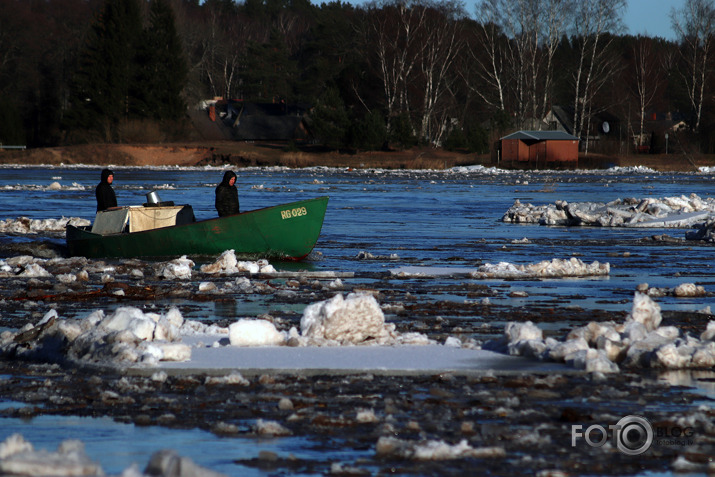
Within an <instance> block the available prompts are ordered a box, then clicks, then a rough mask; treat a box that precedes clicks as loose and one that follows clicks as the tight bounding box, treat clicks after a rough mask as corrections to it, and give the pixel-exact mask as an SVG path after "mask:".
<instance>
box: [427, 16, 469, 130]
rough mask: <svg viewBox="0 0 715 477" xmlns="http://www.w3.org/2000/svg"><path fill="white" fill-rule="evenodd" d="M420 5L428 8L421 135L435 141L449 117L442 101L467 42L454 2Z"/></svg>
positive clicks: (451, 82)
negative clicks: (433, 5) (454, 67)
mask: <svg viewBox="0 0 715 477" xmlns="http://www.w3.org/2000/svg"><path fill="white" fill-rule="evenodd" d="M418 8H425V9H426V10H427V12H426V13H427V14H426V17H425V23H424V27H423V28H422V29H421V31H422V32H423V33H424V38H423V39H422V42H423V44H424V46H425V47H424V48H423V49H421V50H420V51H421V52H422V55H421V56H420V58H419V65H420V69H419V71H420V73H421V74H420V79H421V83H423V84H424V87H423V89H424V94H423V97H422V111H421V116H422V118H421V122H420V137H422V138H424V139H428V140H429V141H430V142H432V143H439V142H440V140H441V136H442V134H443V132H444V127H443V126H444V124H445V122H446V120H447V116H448V111H447V109H446V105H444V104H443V100H444V99H445V96H447V95H448V94H449V91H450V89H451V85H452V84H453V82H454V75H453V72H452V66H453V64H454V61H455V59H456V58H457V56H458V55H459V54H460V51H461V49H462V46H463V44H464V42H463V41H462V35H461V30H462V28H461V25H462V24H461V23H460V22H458V21H457V20H458V18H459V17H460V16H463V11H462V9H461V7H459V6H458V5H457V4H456V3H454V2H451V3H450V2H443V3H441V4H439V5H438V6H435V7H431V8H430V7H418ZM440 104H442V106H441V109H440Z"/></svg>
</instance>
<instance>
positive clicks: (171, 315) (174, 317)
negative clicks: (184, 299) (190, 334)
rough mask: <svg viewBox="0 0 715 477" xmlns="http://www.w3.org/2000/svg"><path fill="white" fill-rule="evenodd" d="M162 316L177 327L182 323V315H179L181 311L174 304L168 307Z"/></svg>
mask: <svg viewBox="0 0 715 477" xmlns="http://www.w3.org/2000/svg"><path fill="white" fill-rule="evenodd" d="M164 317H165V318H166V319H167V320H168V321H169V323H171V324H172V325H174V326H176V327H177V328H181V325H183V324H184V317H183V316H181V311H179V309H178V308H177V307H175V306H172V307H171V308H169V311H167V312H166V314H165V315H164Z"/></svg>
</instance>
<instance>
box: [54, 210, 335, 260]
mask: <svg viewBox="0 0 715 477" xmlns="http://www.w3.org/2000/svg"><path fill="white" fill-rule="evenodd" d="M327 206H328V197H319V198H316V199H309V200H303V201H298V202H291V203H288V204H283V205H277V206H273V207H266V208H263V209H257V210H253V211H250V212H244V213H241V214H236V215H231V216H228V217H219V218H215V219H208V220H202V221H198V222H192V223H189V224H184V225H176V226H171V227H164V228H157V229H152V230H145V231H142V232H135V233H116V234H106V235H102V234H96V233H92V232H90V231H89V230H88V228H82V227H75V226H72V225H68V226H67V247H68V249H69V253H70V255H73V256H84V257H88V258H100V257H108V258H110V257H118V258H129V257H166V256H177V255H178V256H181V255H216V254H219V253H223V252H224V251H226V250H234V252H235V253H236V255H237V256H239V257H244V258H276V259H285V260H300V259H302V258H304V257H305V256H306V255H308V254H309V253H310V252H311V251H312V250H313V247H315V244H316V242H317V241H318V237H319V235H320V230H321V229H322V226H323V219H324V217H325V211H326V209H327Z"/></svg>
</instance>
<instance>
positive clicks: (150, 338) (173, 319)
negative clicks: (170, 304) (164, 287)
mask: <svg viewBox="0 0 715 477" xmlns="http://www.w3.org/2000/svg"><path fill="white" fill-rule="evenodd" d="M184 327H186V328H184ZM197 327H198V325H197V324H193V323H186V322H185V320H184V318H183V317H182V316H181V313H180V312H179V310H178V309H177V308H171V309H170V310H169V311H168V312H166V313H164V314H157V313H144V312H142V311H141V310H140V309H138V308H134V307H120V308H117V310H116V311H115V312H114V313H112V314H110V315H107V316H105V314H104V311H103V310H97V311H94V312H92V313H90V314H89V315H88V316H86V317H85V318H82V319H62V318H60V317H59V316H58V314H57V312H56V311H55V310H50V311H49V312H48V313H46V314H45V316H44V317H43V319H42V320H40V322H38V323H37V324H36V325H31V324H28V325H26V326H25V327H23V328H21V329H20V330H18V331H17V332H12V331H4V332H3V333H2V334H0V355H1V356H4V357H7V358H12V359H29V360H36V361H47V362H59V363H62V362H71V363H78V364H89V363H97V364H108V363H113V364H132V363H143V364H146V365H156V364H157V363H158V362H160V361H186V360H188V359H190V357H191V347H190V346H187V345H185V344H183V343H181V341H180V340H181V335H182V334H184V333H191V332H195V330H196V328H197ZM204 327H205V325H204Z"/></svg>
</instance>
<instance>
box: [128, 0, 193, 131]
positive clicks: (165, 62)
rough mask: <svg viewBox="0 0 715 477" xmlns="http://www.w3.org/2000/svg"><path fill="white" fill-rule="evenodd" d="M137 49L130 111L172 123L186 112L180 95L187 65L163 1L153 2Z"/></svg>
mask: <svg viewBox="0 0 715 477" xmlns="http://www.w3.org/2000/svg"><path fill="white" fill-rule="evenodd" d="M142 38H143V41H142V42H141V45H140V46H139V47H138V50H137V60H136V67H137V76H136V82H134V84H133V86H132V91H131V97H132V100H131V104H132V107H131V111H132V113H133V115H134V116H136V117H137V118H140V119H145V118H150V119H157V120H176V119H179V118H181V117H183V115H184V114H185V112H186V103H185V101H184V100H183V98H182V96H181V92H182V91H183V89H184V85H185V84H186V78H187V74H188V66H187V62H186V58H185V56H184V52H183V47H182V45H181V39H180V38H179V35H178V34H177V32H176V26H175V23H174V12H173V11H172V9H171V6H170V5H169V3H168V2H167V0H153V1H152V3H151V11H150V16H149V26H148V28H147V29H146V30H144V32H143V35H142Z"/></svg>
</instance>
